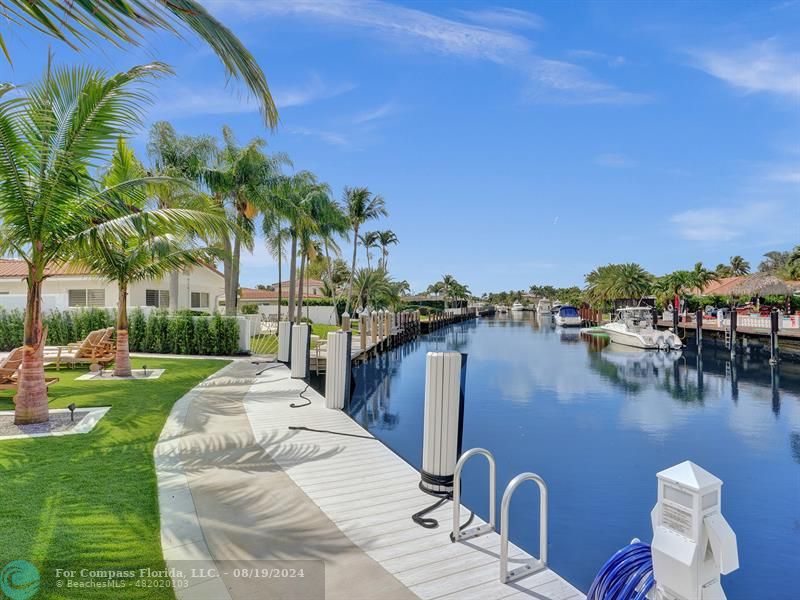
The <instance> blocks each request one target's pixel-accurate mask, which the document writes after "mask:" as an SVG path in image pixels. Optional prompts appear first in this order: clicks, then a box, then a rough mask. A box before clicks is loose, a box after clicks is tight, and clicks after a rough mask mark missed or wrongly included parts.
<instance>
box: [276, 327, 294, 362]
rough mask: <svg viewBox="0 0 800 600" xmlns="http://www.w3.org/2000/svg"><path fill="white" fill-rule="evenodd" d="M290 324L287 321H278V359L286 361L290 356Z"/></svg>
mask: <svg viewBox="0 0 800 600" xmlns="http://www.w3.org/2000/svg"><path fill="white" fill-rule="evenodd" d="M291 348H292V324H291V323H290V322H289V321H281V322H280V323H278V361H279V362H282V363H288V362H289V359H290V358H291Z"/></svg>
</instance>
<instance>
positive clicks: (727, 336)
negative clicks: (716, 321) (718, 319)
mask: <svg viewBox="0 0 800 600" xmlns="http://www.w3.org/2000/svg"><path fill="white" fill-rule="evenodd" d="M725 347H726V348H727V349H728V350H730V349H731V328H730V327H728V328H727V329H725Z"/></svg>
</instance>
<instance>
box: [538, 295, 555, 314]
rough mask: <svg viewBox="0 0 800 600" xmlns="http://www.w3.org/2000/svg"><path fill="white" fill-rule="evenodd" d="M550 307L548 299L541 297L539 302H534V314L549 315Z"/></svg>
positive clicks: (551, 306)
mask: <svg viewBox="0 0 800 600" xmlns="http://www.w3.org/2000/svg"><path fill="white" fill-rule="evenodd" d="M551 308H553V305H552V304H550V300H548V299H547V298H541V299H540V300H539V302H537V303H536V314H537V315H538V316H542V315H544V314H547V315H549V314H550V309H551Z"/></svg>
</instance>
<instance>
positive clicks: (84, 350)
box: [44, 327, 115, 370]
mask: <svg viewBox="0 0 800 600" xmlns="http://www.w3.org/2000/svg"><path fill="white" fill-rule="evenodd" d="M113 335H114V328H113V327H107V328H105V329H97V330H96V331H92V332H90V333H89V335H87V336H86V339H84V340H83V341H82V342H76V343H73V344H68V345H66V346H48V347H46V348H45V349H44V362H45V364H49V365H52V364H54V365H55V366H56V369H60V368H61V365H62V364H63V365H68V366H70V367H74V366H75V365H87V364H88V365H89V368H90V369H91V370H97V369H99V368H100V367H105V366H107V365H108V364H109V363H111V362H113V361H114V353H115V348H114V342H113V339H112V338H113Z"/></svg>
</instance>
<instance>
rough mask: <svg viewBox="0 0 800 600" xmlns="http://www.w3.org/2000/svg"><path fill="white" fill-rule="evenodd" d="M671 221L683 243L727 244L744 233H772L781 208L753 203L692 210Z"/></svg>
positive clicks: (677, 215)
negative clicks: (689, 241) (686, 241)
mask: <svg viewBox="0 0 800 600" xmlns="http://www.w3.org/2000/svg"><path fill="white" fill-rule="evenodd" d="M670 221H671V222H672V223H673V224H674V226H675V228H676V231H677V233H678V235H679V236H680V237H682V238H684V239H686V240H691V241H705V242H727V241H730V240H733V239H735V238H740V237H742V236H744V235H746V234H754V235H756V234H758V233H759V232H766V231H772V230H773V228H774V227H776V226H777V224H778V223H779V222H781V207H780V205H779V204H778V203H775V202H753V203H744V204H739V205H734V204H732V205H729V206H724V207H708V208H694V209H689V210H685V211H683V212H680V213H677V214H675V215H673V216H672V217H670Z"/></svg>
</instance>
